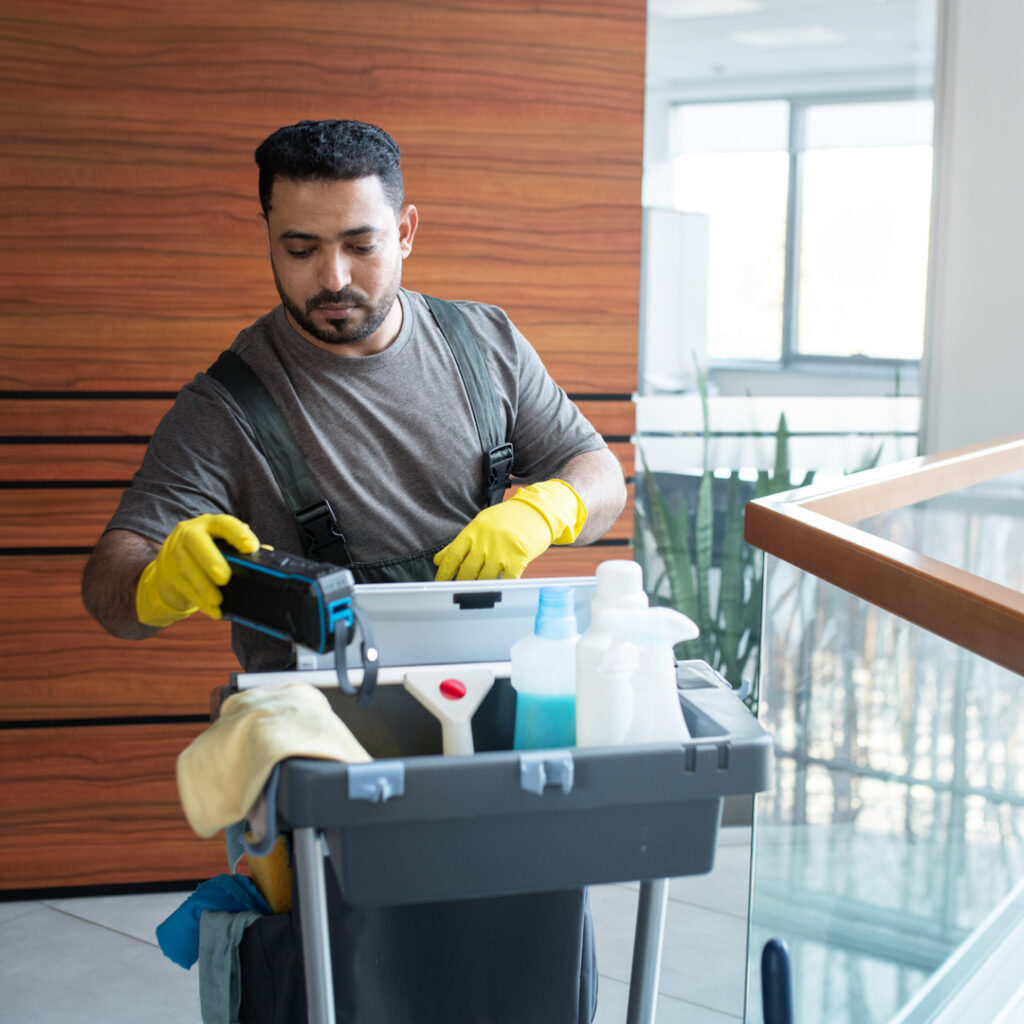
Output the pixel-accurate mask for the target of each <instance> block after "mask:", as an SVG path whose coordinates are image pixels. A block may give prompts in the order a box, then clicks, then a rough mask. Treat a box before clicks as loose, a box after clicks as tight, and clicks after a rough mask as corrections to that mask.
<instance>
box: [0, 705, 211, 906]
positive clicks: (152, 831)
mask: <svg viewBox="0 0 1024 1024" xmlns="http://www.w3.org/2000/svg"><path fill="white" fill-rule="evenodd" d="M202 728H203V725H202V724H201V723H199V724H191V725H186V724H181V725H177V724H162V723H155V724H150V725H145V724H136V725H133V726H130V727H128V726H123V725H92V724H90V725H88V726H77V727H72V728H39V729H5V730H0V771H2V772H3V778H4V785H3V787H0V814H2V815H3V819H4V821H5V822H6V828H5V831H4V842H3V844H0V890H4V889H6V890H16V889H36V888H47V889H48V888H53V887H62V886H103V885H109V884H110V883H111V882H112V881H115V880H116V881H117V882H118V883H119V884H121V885H131V884H132V883H139V882H146V881H151V880H153V879H156V878H159V879H161V880H165V881H169V882H170V881H182V880H193V881H199V880H201V879H203V878H210V877H212V876H213V875H217V874H221V873H223V872H224V871H225V870H226V863H227V859H226V857H225V853H224V837H223V835H219V836H217V837H215V838H213V839H207V840H202V839H199V838H198V837H197V836H196V835H195V834H194V833H193V832H192V830H191V829H190V828H189V826H188V824H187V823H186V821H185V819H184V817H183V815H182V812H181V806H180V804H179V803H178V792H177V786H176V783H175V775H174V763H175V759H176V758H177V756H178V754H179V753H180V752H181V751H182V750H183V749H184V748H185V747H186V746H188V744H189V743H191V741H192V739H193V738H194V737H195V736H197V735H198V734H199V732H200V731H201V730H202Z"/></svg>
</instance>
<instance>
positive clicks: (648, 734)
mask: <svg viewBox="0 0 1024 1024" xmlns="http://www.w3.org/2000/svg"><path fill="white" fill-rule="evenodd" d="M699 633H700V630H698V629H697V626H696V624H695V623H694V622H693V621H692V620H690V619H688V618H687V617H686V616H685V615H683V614H682V613H681V612H678V611H676V610H675V609H674V608H647V609H645V610H643V611H631V612H626V613H624V614H623V615H622V616H621V617H620V620H619V627H618V629H617V631H616V634H615V636H614V638H613V644H614V643H616V642H619V641H628V646H630V647H633V648H634V649H635V650H636V652H637V663H636V670H635V672H634V673H633V682H632V686H633V720H632V722H631V723H630V725H629V728H628V730H627V731H626V734H625V737H624V739H623V740H622V742H623V743H625V744H627V745H628V744H634V743H675V742H678V741H680V740H685V739H689V737H690V730H689V729H688V728H687V725H686V720H685V719H684V718H683V711H682V708H681V707H680V704H679V690H678V687H677V685H676V659H675V654H674V653H673V650H672V648H673V647H674V646H675V645H676V644H678V643H682V641H684V640H692V639H693V638H694V637H696V636H698V635H699Z"/></svg>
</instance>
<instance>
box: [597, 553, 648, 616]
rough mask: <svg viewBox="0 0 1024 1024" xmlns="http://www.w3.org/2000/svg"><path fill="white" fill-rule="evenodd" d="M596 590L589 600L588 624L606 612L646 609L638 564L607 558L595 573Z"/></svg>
mask: <svg viewBox="0 0 1024 1024" xmlns="http://www.w3.org/2000/svg"><path fill="white" fill-rule="evenodd" d="M594 579H595V580H596V586H595V587H594V596H593V597H592V598H591V599H590V624H591V626H593V625H594V624H595V622H596V621H597V617H598V615H600V613H601V612H603V611H606V610H617V611H625V610H626V609H628V608H646V607H647V605H648V600H647V594H646V593H645V592H644V571H643V569H642V568H641V567H640V563H639V562H632V561H630V560H629V559H626V558H610V559H608V561H606V562H601V564H600V565H598V567H597V569H596V570H595V572H594Z"/></svg>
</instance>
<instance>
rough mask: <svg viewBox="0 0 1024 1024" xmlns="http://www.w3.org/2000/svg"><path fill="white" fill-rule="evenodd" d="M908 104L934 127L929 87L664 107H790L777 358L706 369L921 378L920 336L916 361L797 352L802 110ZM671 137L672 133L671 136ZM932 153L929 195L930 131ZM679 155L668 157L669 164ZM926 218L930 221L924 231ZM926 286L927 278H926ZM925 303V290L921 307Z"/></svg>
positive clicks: (717, 362)
mask: <svg viewBox="0 0 1024 1024" xmlns="http://www.w3.org/2000/svg"><path fill="white" fill-rule="evenodd" d="M907 100H927V101H929V102H931V103H932V105H933V113H932V116H933V125H934V103H935V98H934V90H933V89H932V88H893V89H877V90H867V91H865V90H860V91H827V92H811V93H790V92H784V91H783V92H777V93H776V92H772V93H759V94H757V95H740V94H735V95H729V96H715V97H708V98H706V99H695V100H675V101H673V102H672V103H671V104H670V105H669V111H670V115H669V116H670V118H672V119H673V120H674V119H675V113H676V111H677V110H679V109H680V108H682V107H696V106H707V105H711V104H714V105H716V106H723V105H726V104H729V103H737V104H738V103H761V102H765V103H769V102H779V101H783V102H785V103H787V104H788V107H789V115H788V116H789V126H788V127H789V131H788V138H787V148H788V157H789V174H788V179H787V193H786V226H785V241H784V251H783V260H784V274H783V286H782V337H781V344H780V356H779V358H778V359H721V358H716V357H713V356H712V355H711V354H710V353H709V354H708V365H709V368H710V369H711V370H713V371H714V370H737V371H744V372H754V373H757V372H772V373H780V372H790V371H792V372H796V373H801V374H811V373H814V374H824V375H832V374H835V375H839V374H848V373H850V372H851V371H854V372H856V373H857V374H858V375H861V376H865V377H870V378H879V379H895V380H896V382H897V387H898V386H899V382H901V381H903V382H907V383H910V382H914V383H916V382H917V381H918V379H919V376H920V367H921V360H922V359H923V356H924V346H925V344H926V341H927V339H926V337H922V356H921V358H918V359H897V358H886V357H879V356H865V355H850V356H830V355H820V354H806V353H801V352H799V351H798V349H797V341H798V338H797V333H798V320H799V301H800V295H799V276H800V275H799V259H800V251H799V238H800V220H801V200H802V195H803V154H804V152H805V147H804V138H805V134H806V130H805V128H806V120H807V111H808V110H809V109H810V108H812V107H824V106H850V105H853V104H875V103H897V102H903V101H907ZM670 136H671V132H670ZM929 144H930V146H931V148H932V168H933V170H932V182H931V191H932V194H933V195H934V190H935V178H934V174H935V171H934V168H935V131H934V128H933V131H932V137H931V141H930V143H929ZM678 155H679V153H678V151H676V150H675V149H673V152H672V159H673V160H674V159H675V157H676V156H678ZM930 229H931V218H929V230H930ZM929 287H930V275H929ZM928 301H929V295H928V293H927V291H926V294H925V304H926V307H927V303H928Z"/></svg>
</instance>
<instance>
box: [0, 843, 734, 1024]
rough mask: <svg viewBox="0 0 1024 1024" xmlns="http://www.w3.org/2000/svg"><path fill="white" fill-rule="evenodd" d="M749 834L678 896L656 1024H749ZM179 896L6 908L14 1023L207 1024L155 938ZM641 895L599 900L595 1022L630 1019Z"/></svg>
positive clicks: (193, 990) (0, 971)
mask: <svg viewBox="0 0 1024 1024" xmlns="http://www.w3.org/2000/svg"><path fill="white" fill-rule="evenodd" d="M749 863H750V832H749V830H748V829H745V828H727V829H722V830H721V832H720V840H719V848H718V854H717V858H716V864H715V868H714V870H713V871H712V872H711V873H710V874H709V875H704V876H700V877H695V878H681V879H676V880H674V881H673V882H672V884H671V887H670V901H669V910H668V915H667V920H666V935H665V949H664V954H663V957H662V968H661V985H660V992H659V998H658V1007H657V1020H658V1024H728V1022H732V1021H738V1020H742V1016H743V986H744V960H745V950H746V928H747V891H748V879H749V871H748V866H749ZM185 896H186V893H182V892H170V893H158V894H151V895H138V896H107V897H85V898H77V899H48V900H41V901H35V900H32V901H24V902H11V903H0V1021H2V1022H4V1024H93V1022H101V1021H102V1022H103V1024H140V1022H141V1021H145V1022H146V1024H198V1022H199V1021H200V1013H199V995H198V987H197V977H196V969H195V968H193V969H192V970H191V971H184V970H182V969H181V968H180V967H178V966H177V965H175V964H174V963H172V962H171V961H170V960H168V959H166V958H165V957H164V956H163V954H162V953H161V952H160V949H159V947H158V946H157V944H156V938H155V936H154V929H155V928H156V926H157V924H159V923H160V922H161V921H162V920H163V919H164V918H165V917H167V915H168V914H170V913H171V911H173V910H174V909H175V908H176V907H177V906H178V905H179V904H180V903H181V902H182V900H183V899H184V898H185ZM636 896H637V892H636V886H628V885H623V886H618V885H614V886H601V887H598V888H596V889H594V890H593V891H592V900H593V907H594V920H595V926H596V933H597V943H598V959H599V964H600V968H601V982H600V998H599V1004H598V1012H597V1018H596V1020H597V1024H620V1022H622V1021H625V1019H626V1008H627V1003H628V997H629V976H630V964H631V956H632V944H633V929H634V923H635V918H636Z"/></svg>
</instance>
